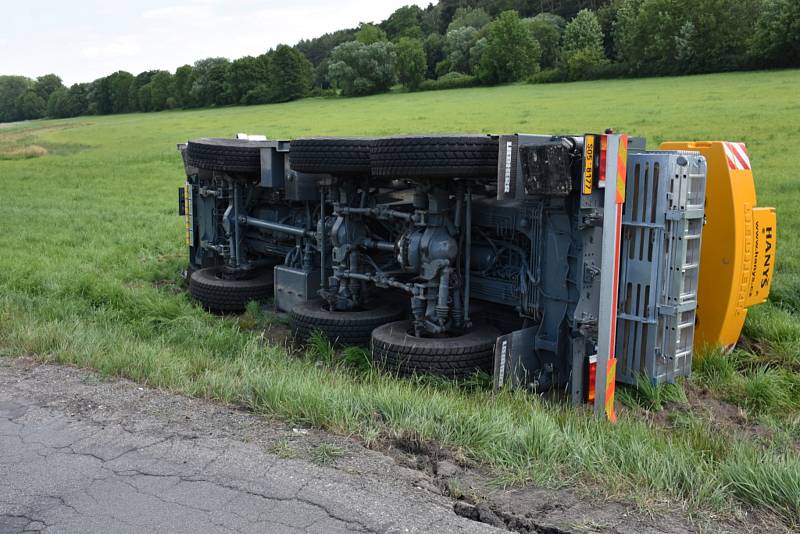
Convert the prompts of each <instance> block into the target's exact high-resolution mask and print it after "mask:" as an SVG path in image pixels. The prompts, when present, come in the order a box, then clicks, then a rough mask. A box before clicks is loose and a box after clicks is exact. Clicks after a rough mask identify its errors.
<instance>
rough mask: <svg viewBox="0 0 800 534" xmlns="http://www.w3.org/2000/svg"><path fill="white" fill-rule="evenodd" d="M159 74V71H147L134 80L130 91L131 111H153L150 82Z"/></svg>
mask: <svg viewBox="0 0 800 534" xmlns="http://www.w3.org/2000/svg"><path fill="white" fill-rule="evenodd" d="M158 72H159V71H157V70H146V71H144V72H140V73H139V74H137V75H136V76H135V77H134V78H133V81H132V82H131V86H130V89H129V90H128V92H129V94H128V99H129V100H128V101H129V103H130V104H129V105H130V111H153V103H152V94H151V88H150V81H151V80H152V79H153V76H155V75H156V74H157V73H158ZM145 88H146V89H145Z"/></svg>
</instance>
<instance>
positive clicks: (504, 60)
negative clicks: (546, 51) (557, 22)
mask: <svg viewBox="0 0 800 534" xmlns="http://www.w3.org/2000/svg"><path fill="white" fill-rule="evenodd" d="M540 56H541V50H540V48H539V43H537V42H536V40H535V39H534V38H533V35H531V33H530V32H529V31H528V29H527V28H526V27H525V25H524V24H523V23H522V21H521V20H520V18H519V15H518V14H517V13H516V11H504V12H502V13H500V15H499V16H498V17H497V18H496V19H495V20H494V21H492V22H491V23H490V24H489V25H488V26H487V27H486V45H485V47H484V49H483V53H482V55H481V58H480V62H479V64H478V70H477V75H478V78H479V79H480V80H481V81H482V82H483V83H489V84H495V83H507V82H514V81H518V80H523V79H525V78H528V77H530V76H531V75H533V74H534V73H535V72H536V71H537V70H539V58H540Z"/></svg>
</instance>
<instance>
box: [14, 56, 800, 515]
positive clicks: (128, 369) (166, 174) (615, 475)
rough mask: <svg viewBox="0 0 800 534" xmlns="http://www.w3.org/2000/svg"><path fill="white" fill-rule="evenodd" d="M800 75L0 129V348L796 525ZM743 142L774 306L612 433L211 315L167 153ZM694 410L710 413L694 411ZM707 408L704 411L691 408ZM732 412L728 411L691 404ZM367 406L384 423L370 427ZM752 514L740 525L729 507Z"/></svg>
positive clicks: (627, 400)
mask: <svg viewBox="0 0 800 534" xmlns="http://www.w3.org/2000/svg"><path fill="white" fill-rule="evenodd" d="M798 87H800V71H778V72H758V73H731V74H716V75H705V76H687V77H681V78H660V79H641V80H614V81H598V82H581V83H571V84H551V85H512V86H505V87H495V88H474V89H461V90H451V91H437V92H425V93H418V94H414V93H393V94H384V95H379V96H374V97H365V98H357V99H339V98H332V99H306V100H302V101H297V102H291V103H287V104H277V105H267V106H255V107H234V108H223V109H203V110H196V111H173V112H161V113H151V114H130V115H115V116H106V117H100V116H98V117H79V118H75V119H67V120H52V121H33V122H28V123H20V124H12V125H0V208H1V209H0V230H1V231H0V250H2V254H0V354H2V355H4V356H9V357H16V356H22V355H30V356H34V357H37V358H40V359H42V360H44V361H53V362H59V363H65V364H72V365H78V366H84V367H91V368H94V369H97V370H98V371H100V372H101V373H104V374H106V375H108V376H112V377H127V378H130V379H132V380H136V381H139V382H141V383H143V384H147V385H149V386H152V387H157V388H165V389H170V390H175V391H180V392H183V393H186V394H189V395H195V396H200V397H206V398H210V399H214V400H219V401H223V402H230V403H234V404H237V405H241V406H245V407H248V408H250V409H252V410H253V411H255V412H256V413H259V414H264V415H267V416H270V417H276V418H279V419H282V420H287V421H291V422H293V423H297V424H308V425H314V426H318V427H321V428H324V429H327V430H329V431H332V432H337V433H342V434H348V435H354V436H358V437H359V438H360V439H362V440H363V441H364V442H365V443H366V444H367V445H370V446H372V445H374V446H376V447H379V446H380V444H381V443H384V442H386V441H387V440H392V439H396V438H398V437H402V438H404V439H411V440H416V441H435V442H437V443H439V444H441V445H443V446H445V447H447V448H449V449H451V450H453V451H455V453H456V455H457V457H458V458H461V459H462V460H463V461H464V462H471V463H474V464H476V465H480V466H483V467H485V468H486V469H488V470H489V471H491V472H492V473H494V475H495V476H496V478H497V480H498V482H500V483H503V484H510V485H515V484H517V485H518V484H541V485H546V486H568V487H575V488H578V489H580V488H598V487H601V488H602V495H604V496H605V497H608V498H611V499H621V500H623V501H626V502H634V503H635V504H636V505H637V506H639V507H641V508H642V509H645V510H654V511H658V510H679V511H680V512H681V513H687V514H689V515H690V516H691V517H692V518H696V519H697V520H698V521H701V522H702V521H704V520H705V519H707V518H709V517H711V518H713V517H719V516H720V515H721V514H725V515H726V516H730V517H733V518H735V519H736V518H738V519H736V520H742V521H744V518H745V517H752V516H753V515H755V516H756V517H759V518H761V519H760V520H763V521H765V522H766V523H765V524H779V525H782V526H783V527H788V528H792V527H796V526H798V525H800V454H799V452H800V238H798V230H800V214H798V212H797V210H798V206H800V184H798V179H797V166H798V157H800V150H798V144H800V93H798V91H797V88H798ZM609 127H610V128H614V129H615V130H617V131H624V132H627V133H630V134H633V135H641V136H645V137H646V138H647V139H648V146H649V147H656V146H657V145H658V144H659V143H660V142H661V141H665V140H732V141H742V142H745V143H746V144H747V147H748V150H749V152H750V156H751V162H752V165H753V169H754V173H755V176H756V187H757V191H758V196H759V205H762V206H775V207H776V208H777V211H778V219H779V223H778V254H777V271H776V277H775V282H774V285H773V291H772V294H771V296H770V301H769V302H768V303H767V304H764V305H761V306H758V307H756V308H753V309H752V310H751V312H750V315H749V316H748V320H747V324H746V327H745V332H744V338H743V342H742V343H741V344H740V348H739V349H738V350H737V351H735V352H734V353H733V354H731V355H724V354H721V353H719V352H716V351H713V350H710V351H708V352H707V353H706V354H705V355H704V356H705V357H704V358H702V359H698V361H697V362H696V365H695V372H694V375H693V377H692V378H691V379H690V380H688V381H686V382H684V383H681V384H678V385H676V386H668V387H662V388H643V389H641V390H639V391H635V390H632V389H629V390H623V391H622V392H621V393H620V402H621V403H622V404H623V405H624V407H623V408H622V409H621V412H622V413H621V417H620V421H619V423H618V424H616V425H610V424H608V423H606V422H603V421H598V420H595V419H594V418H593V417H592V416H591V415H590V414H589V413H588V412H586V411H582V410H574V409H571V408H569V407H564V406H557V405H552V404H549V403H547V402H545V401H543V400H542V399H540V398H538V397H536V396H534V395H529V394H523V393H519V392H501V393H499V394H493V393H492V392H491V391H490V390H489V389H487V388H486V387H485V385H483V383H481V382H480V381H475V382H471V383H467V384H449V383H444V382H440V381H435V380H427V379H424V378H420V379H416V380H398V379H395V378H393V377H391V376H388V375H386V374H384V373H382V372H379V371H378V370H375V369H372V368H370V367H368V366H363V365H358V364H357V363H354V361H356V360H359V358H362V357H363V354H359V353H358V351H353V350H351V351H348V352H347V353H346V354H344V355H338V354H333V353H332V352H331V351H330V349H329V347H327V346H326V345H325V343H324V340H316V341H317V342H316V343H314V344H312V346H311V347H310V348H309V349H307V350H305V351H302V352H298V351H292V350H290V349H289V348H287V346H286V345H285V344H283V343H276V342H273V341H271V338H270V331H271V329H273V328H277V326H276V324H277V323H278V322H279V321H280V319H278V318H276V317H274V316H273V315H272V314H270V313H269V312H264V311H262V310H258V309H255V308H251V309H250V310H249V311H248V312H247V313H246V314H245V315H244V316H242V317H219V316H214V315H210V314H208V313H206V312H204V311H203V310H202V309H200V308H199V307H198V306H196V305H195V304H193V303H192V302H191V301H190V300H189V299H188V298H187V295H186V293H185V290H184V284H183V281H182V278H181V271H182V270H183V269H184V268H185V265H186V254H185V249H184V242H183V225H182V219H181V218H179V217H178V215H177V188H178V187H179V186H180V185H181V183H182V182H183V178H184V177H183V168H182V165H181V161H180V157H179V154H178V152H177V151H176V149H175V144H176V143H179V142H184V141H186V140H187V139H190V138H193V137H204V136H224V137H229V136H233V135H235V134H236V133H237V132H248V133H263V134H266V135H268V136H269V137H272V138H294V137H303V136H317V135H376V136H378V135H389V134H400V133H413V132H494V133H500V132H527V133H567V132H572V133H582V132H585V131H601V130H604V129H605V128H609ZM704 399H705V400H704ZM706 401H707V402H706ZM712 401H713V404H714V406H719V405H722V406H726V407H732V408H733V412H734V413H733V414H732V415H730V416H723V415H720V413H719V412H718V411H714V410H707V409H705V407H706V404H707V403H711V402H712ZM376 414H378V415H377V416H376ZM746 513H747V514H749V515H747V516H746V515H745V514H746Z"/></svg>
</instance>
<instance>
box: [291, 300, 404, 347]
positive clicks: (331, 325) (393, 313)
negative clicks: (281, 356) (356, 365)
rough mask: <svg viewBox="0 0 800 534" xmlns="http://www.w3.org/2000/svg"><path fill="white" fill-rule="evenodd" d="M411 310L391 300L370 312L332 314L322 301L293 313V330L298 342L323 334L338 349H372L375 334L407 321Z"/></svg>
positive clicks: (301, 307) (293, 310) (336, 312)
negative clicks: (389, 326) (356, 346)
mask: <svg viewBox="0 0 800 534" xmlns="http://www.w3.org/2000/svg"><path fill="white" fill-rule="evenodd" d="M407 314H408V310H407V309H406V307H405V306H404V303H403V302H401V301H399V300H394V299H392V300H387V301H383V302H381V303H379V304H376V305H375V306H374V307H370V309H367V310H359V311H334V312H332V311H330V310H328V309H327V307H326V306H325V302H324V301H322V300H311V301H308V302H302V303H300V304H298V305H296V306H294V307H293V308H292V309H291V310H290V311H289V326H290V327H291V329H292V333H293V334H294V336H295V339H296V340H297V341H300V342H303V341H306V340H308V338H309V337H311V334H313V333H314V332H315V331H320V332H322V333H323V334H325V336H327V338H328V339H329V340H330V341H331V343H333V344H334V345H335V346H341V347H343V346H349V345H359V346H363V347H368V346H369V340H370V335H372V331H373V330H374V329H375V328H376V327H378V326H380V325H382V324H384V323H388V322H392V321H397V320H398V319H402V318H403V317H406V316H407Z"/></svg>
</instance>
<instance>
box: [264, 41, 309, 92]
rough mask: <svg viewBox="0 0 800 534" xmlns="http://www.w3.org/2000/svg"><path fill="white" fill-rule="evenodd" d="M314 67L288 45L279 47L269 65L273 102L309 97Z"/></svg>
mask: <svg viewBox="0 0 800 534" xmlns="http://www.w3.org/2000/svg"><path fill="white" fill-rule="evenodd" d="M312 76H313V66H312V65H311V62H310V61H309V60H307V59H306V57H305V56H304V55H303V54H302V53H300V52H299V51H297V50H295V49H294V48H292V47H291V46H288V45H278V47H277V48H276V49H275V53H274V54H273V55H272V59H271V61H270V64H269V85H270V87H271V88H272V97H271V101H273V102H287V101H289V100H296V99H298V98H303V97H304V96H308V93H309V91H311V79H312Z"/></svg>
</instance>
